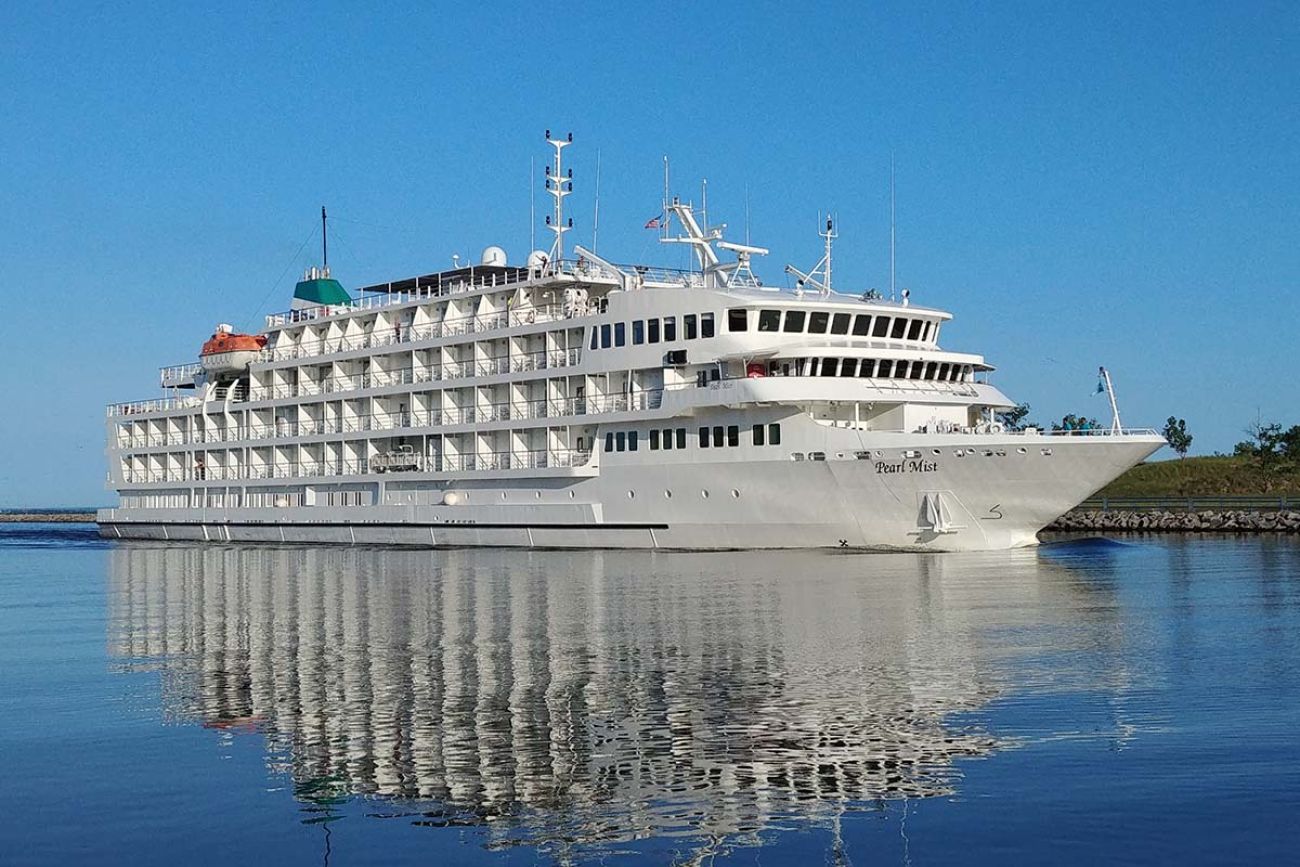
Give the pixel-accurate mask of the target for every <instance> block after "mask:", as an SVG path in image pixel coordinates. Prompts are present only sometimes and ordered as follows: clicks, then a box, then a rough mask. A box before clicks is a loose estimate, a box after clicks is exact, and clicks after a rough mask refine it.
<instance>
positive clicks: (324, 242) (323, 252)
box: [320, 205, 330, 277]
mask: <svg viewBox="0 0 1300 867" xmlns="http://www.w3.org/2000/svg"><path fill="white" fill-rule="evenodd" d="M320 258H321V262H320V264H321V268H323V269H324V270H325V276H327V277H328V276H329V272H330V236H329V232H328V231H327V229H326V225H325V206H324V205H321V206H320Z"/></svg>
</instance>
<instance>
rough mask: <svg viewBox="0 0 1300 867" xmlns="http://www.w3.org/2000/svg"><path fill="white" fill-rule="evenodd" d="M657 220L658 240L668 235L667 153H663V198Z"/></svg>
mask: <svg viewBox="0 0 1300 867" xmlns="http://www.w3.org/2000/svg"><path fill="white" fill-rule="evenodd" d="M662 204H663V210H661V211H660V212H659V213H660V216H661V219H660V220H659V240H661V241H662V240H663V239H665V238H667V237H668V154H664V200H663V203H662Z"/></svg>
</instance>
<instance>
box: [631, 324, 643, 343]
mask: <svg viewBox="0 0 1300 867" xmlns="http://www.w3.org/2000/svg"><path fill="white" fill-rule="evenodd" d="M642 343H645V321H644V320H641V319H637V320H636V321H634V322H633V323H632V345H633V346H640V345H641V344H642Z"/></svg>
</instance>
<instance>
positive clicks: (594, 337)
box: [591, 325, 600, 349]
mask: <svg viewBox="0 0 1300 867" xmlns="http://www.w3.org/2000/svg"><path fill="white" fill-rule="evenodd" d="M599 340H600V329H599V328H597V327H596V326H594V325H593V326H591V348H592V349H595V348H596V346H597V344H598V341H599Z"/></svg>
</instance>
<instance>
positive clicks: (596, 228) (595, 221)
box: [591, 148, 600, 253]
mask: <svg viewBox="0 0 1300 867" xmlns="http://www.w3.org/2000/svg"><path fill="white" fill-rule="evenodd" d="M599 232H600V148H596V209H595V213H594V215H593V216H592V218H591V250H592V252H593V253H594V252H595V251H597V250H599V249H600V248H599V247H597V246H596V235H597V234H598V233H599Z"/></svg>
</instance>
